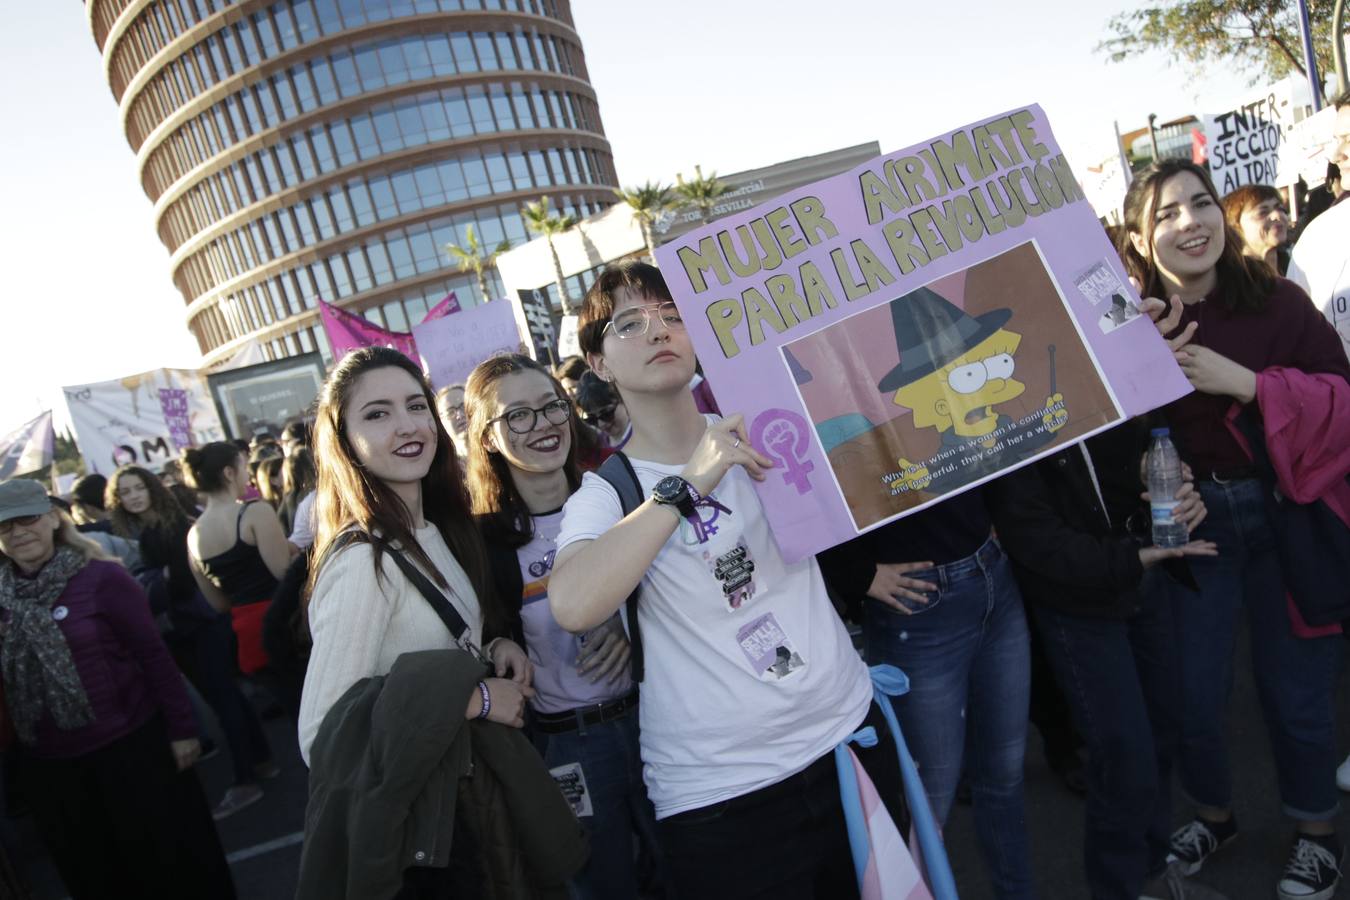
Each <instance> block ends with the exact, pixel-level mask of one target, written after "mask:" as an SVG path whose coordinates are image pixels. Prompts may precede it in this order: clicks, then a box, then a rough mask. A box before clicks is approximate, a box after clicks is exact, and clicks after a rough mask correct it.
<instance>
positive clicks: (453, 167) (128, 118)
mask: <svg viewBox="0 0 1350 900" xmlns="http://www.w3.org/2000/svg"><path fill="white" fill-rule="evenodd" d="M86 12H87V14H88V19H89V26H90V29H91V30H92V32H93V35H94V40H95V41H96V42H97V43H98V46H99V48H100V50H101V51H102V54H103V61H104V69H105V72H106V74H107V77H108V83H109V85H110V87H111V88H112V92H113V96H114V97H115V98H116V99H117V102H118V104H119V105H120V109H121V116H122V123H123V127H124V128H125V131H126V136H127V140H128V141H129V142H130V144H131V147H132V149H133V150H135V151H136V158H137V164H138V166H139V171H140V178H141V184H142V186H143V187H144V189H145V192H146V194H147V195H148V196H149V197H150V200H151V201H152V202H153V203H154V209H155V221H156V224H157V227H158V230H159V237H160V240H162V241H163V242H164V245H165V246H166V247H167V248H168V250H169V253H170V254H171V258H172V268H173V279H174V283H175V284H176V285H177V287H178V290H179V291H180V292H181V293H182V295H183V299H184V301H185V302H186V303H187V323H188V328H189V329H190V330H191V331H192V333H193V334H194V335H195V336H196V338H197V341H198V343H199V345H200V346H201V350H202V353H203V354H204V356H205V358H206V363H207V364H208V365H209V364H212V363H216V362H219V361H221V360H223V359H225V358H227V357H229V356H230V355H231V354H233V353H234V352H235V351H237V350H238V349H240V348H241V347H242V346H243V345H244V344H245V343H246V342H248V341H249V340H250V339H254V338H256V339H258V340H259V342H260V343H261V345H262V347H263V350H264V353H265V355H266V356H268V357H269V358H279V357H283V356H288V355H291V354H294V353H300V352H305V351H310V350H320V351H322V352H324V353H325V354H327V349H328V348H327V344H326V342H325V341H324V339H323V330H322V327H321V326H320V325H319V321H318V311H317V303H316V299H317V298H323V299H324V300H328V301H329V302H333V303H338V304H340V305H341V306H343V307H345V308H347V309H349V310H351V311H354V312H359V313H363V314H365V315H366V317H367V318H369V319H371V320H372V321H374V322H376V323H377V324H380V325H383V326H385V327H388V328H392V329H394V330H398V331H404V330H407V329H408V328H410V327H411V325H413V324H416V323H417V322H418V321H419V320H420V319H421V318H422V315H423V314H424V313H425V311H426V309H427V307H428V306H429V305H434V304H435V303H436V302H437V301H438V300H440V298H441V297H443V296H444V295H445V294H446V293H448V292H449V291H451V290H454V291H456V292H457V294H458V297H459V299H460V302H461V303H462V304H463V305H465V306H468V305H471V304H472V303H474V302H479V301H481V297H479V296H478V289H477V285H476V280H475V278H474V277H473V275H472V274H469V275H461V274H460V273H459V272H458V270H457V267H456V265H455V263H454V262H453V261H452V260H451V259H450V258H449V256H448V255H447V254H446V252H445V250H444V247H445V245H446V244H459V245H461V246H463V245H465V244H466V243H467V237H466V233H465V229H466V228H467V227H468V226H470V225H472V226H473V227H474V230H475V231H476V232H477V234H478V237H479V240H480V242H481V243H482V244H483V245H484V246H486V247H488V248H492V247H495V246H496V245H497V244H498V243H500V242H501V241H502V240H508V241H510V242H511V243H512V244H513V245H516V244H520V243H523V242H524V241H525V240H527V236H526V233H525V228H524V226H523V225H522V223H521V218H520V207H521V206H522V205H524V204H525V203H526V202H529V201H531V200H535V199H537V198H539V197H541V196H548V197H549V198H550V201H551V203H552V205H553V206H554V207H555V208H557V209H559V210H562V211H565V212H574V213H576V214H578V215H579V216H585V215H589V214H591V213H594V212H597V211H599V210H600V209H601V208H603V207H606V206H609V205H610V204H611V203H612V202H613V201H614V195H613V193H612V188H613V187H614V186H616V185H617V179H616V176H615V172H614V163H613V159H612V157H611V154H610V147H609V143H608V141H606V140H605V135H604V129H603V127H602V126H601V123H600V111H599V108H598V106H597V105H596V98H595V92H594V91H593V90H592V89H591V86H590V83H589V81H588V78H587V73H586V62H585V57H584V55H583V53H582V49H581V40H580V38H579V37H578V36H577V33H576V31H575V29H574V27H573V22H572V14H571V8H570V5H569V2H568V0H87V2H86ZM488 283H489V289H490V290H499V289H500V288H499V285H498V283H497V280H496V277H495V273H491V272H490V273H489V277H488Z"/></svg>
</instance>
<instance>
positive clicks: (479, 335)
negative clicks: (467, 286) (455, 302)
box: [413, 300, 525, 390]
mask: <svg viewBox="0 0 1350 900" xmlns="http://www.w3.org/2000/svg"><path fill="white" fill-rule="evenodd" d="M413 337H414V338H415V339H416V340H417V350H418V352H419V353H420V354H421V356H422V368H423V369H425V370H426V372H427V374H428V375H429V376H430V378H431V384H432V386H433V387H434V388H436V389H437V390H440V389H441V388H443V387H445V386H446V385H447V384H463V383H464V380H465V379H466V378H468V377H469V373H470V372H472V371H473V369H474V366H476V365H478V364H479V363H480V362H482V361H483V360H485V359H490V358H492V357H494V356H499V355H501V354H503V353H523V352H525V350H524V348H523V347H522V346H521V341H520V332H519V331H518V330H517V329H516V314H515V310H513V309H512V308H511V304H510V303H505V302H503V301H500V300H497V301H495V302H492V303H483V304H480V305H478V306H471V307H469V308H468V309H466V310H463V311H462V312H458V313H456V314H455V315H453V316H446V317H445V318H442V319H436V320H434V321H431V322H423V323H422V324H421V325H417V326H414V327H413Z"/></svg>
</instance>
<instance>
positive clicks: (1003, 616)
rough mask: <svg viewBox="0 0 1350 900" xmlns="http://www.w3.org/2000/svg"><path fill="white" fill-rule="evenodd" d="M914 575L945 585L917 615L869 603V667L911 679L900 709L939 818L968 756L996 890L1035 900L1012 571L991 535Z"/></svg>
mask: <svg viewBox="0 0 1350 900" xmlns="http://www.w3.org/2000/svg"><path fill="white" fill-rule="evenodd" d="M909 577H911V578H916V579H920V580H923V581H930V582H933V583H935V584H937V585H938V590H937V591H935V592H933V593H931V594H930V595H929V598H928V604H927V605H926V606H921V607H917V608H916V611H915V612H913V613H910V614H908V615H907V614H905V613H902V612H898V611H897V610H894V609H892V608H890V607H889V606H885V605H883V604H882V603H879V602H877V601H875V600H868V601H867V605H866V609H865V613H866V618H865V622H864V625H863V646H864V650H865V652H866V656H867V661H868V663H869V664H870V665H876V664H878V663H890V664H891V665H894V666H896V667H898V668H899V669H901V670H902V671H904V673H905V674H906V675H908V676H909V693H907V694H905V695H903V696H901V697H897V698H896V700H895V711H896V715H898V716H899V718H900V727H901V728H903V729H904V731H905V741H906V742H907V743H908V744H909V749H910V753H912V754H913V756H914V761H915V762H917V763H918V764H919V777H920V778H921V779H922V780H923V786H924V790H925V791H927V793H928V799H929V801H930V802H931V803H932V805H933V812H934V814H935V815H936V816H937V819H938V822H939V823H943V822H945V821H946V819H947V813H948V812H950V811H951V807H952V800H953V799H954V798H955V796H956V786H957V783H958V782H959V781H960V779H961V770H962V760H963V758H964V761H965V770H966V774H967V775H968V776H969V777H970V788H971V799H972V801H973V803H974V807H975V830H976V833H977V834H978V836H979V839H980V848H981V850H982V851H983V853H984V858H985V862H986V864H987V865H988V866H989V870H990V875H991V877H992V878H993V882H994V893H995V895H996V896H998V897H1000V898H1019V897H1030V896H1032V895H1033V888H1032V880H1031V850H1030V847H1029V844H1028V841H1027V822H1026V811H1025V809H1024V806H1023V795H1022V764H1023V760H1024V759H1025V757H1026V742H1027V708H1028V702H1029V700H1028V698H1029V695H1030V691H1031V662H1030V655H1031V650H1030V639H1029V636H1028V634H1027V621H1026V616H1025V614H1024V613H1023V611H1022V595H1021V593H1020V592H1019V591H1018V588H1017V582H1016V581H1014V580H1013V575H1012V568H1011V565H1010V564H1009V562H1008V558H1007V557H1006V556H1004V554H1003V550H1002V548H1000V547H999V546H998V544H997V543H996V542H995V541H994V540H992V539H990V540H989V541H988V542H986V543H985V545H984V546H983V547H981V548H980V550H979V551H978V552H977V553H975V554H974V555H973V556H970V557H967V558H966V559H963V560H958V561H956V562H953V563H948V564H946V565H943V566H938V567H937V568H934V569H924V570H921V571H917V572H911V573H910V575H909ZM967 732H969V733H967Z"/></svg>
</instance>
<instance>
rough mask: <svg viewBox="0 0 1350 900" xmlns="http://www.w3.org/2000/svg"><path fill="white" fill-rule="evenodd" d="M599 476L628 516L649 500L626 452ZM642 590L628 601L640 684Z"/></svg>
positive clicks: (635, 591)
mask: <svg viewBox="0 0 1350 900" xmlns="http://www.w3.org/2000/svg"><path fill="white" fill-rule="evenodd" d="M595 474H597V475H599V476H600V477H601V478H603V479H605V481H607V482H609V486H610V487H612V488H614V492H615V493H616V494H618V495H619V505H620V506H621V507H622V508H623V514H624V515H625V516H627V515H628V514H629V513H631V512H632V511H633V510H635V509H637V508H638V507H639V506H641V505H642V504H643V501H645V500H646V497H645V496H644V495H643V493H642V482H640V481H638V477H637V472H635V471H633V464H632V463H631V462H629V461H628V457H627V456H625V455H624V454H623V451H620V450H616V451H615V452H614V453H612V454H610V456H609V458H608V459H606V460H605V461H604V462H603V463H601V464H600V468H599V469H597V470H596V473H595ZM641 591H642V584H641V582H639V583H638V586H637V587H635V588H633V592H632V593H631V594H629V595H628V599H627V600H625V601H624V604H625V605H626V606H627V607H628V646H629V649H630V651H631V654H632V656H631V658H632V663H633V680H634V681H638V682H640V681H642V675H643V658H642V629H640V628H638V594H639V593H641Z"/></svg>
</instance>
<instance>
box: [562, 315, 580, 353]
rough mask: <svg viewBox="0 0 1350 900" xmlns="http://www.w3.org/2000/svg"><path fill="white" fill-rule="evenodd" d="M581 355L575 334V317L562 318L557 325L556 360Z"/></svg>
mask: <svg viewBox="0 0 1350 900" xmlns="http://www.w3.org/2000/svg"><path fill="white" fill-rule="evenodd" d="M580 355H581V340H580V338H579V336H578V334H577V317H576V316H563V317H562V321H561V322H559V323H558V359H559V360H564V359H567V357H569V356H580Z"/></svg>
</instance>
